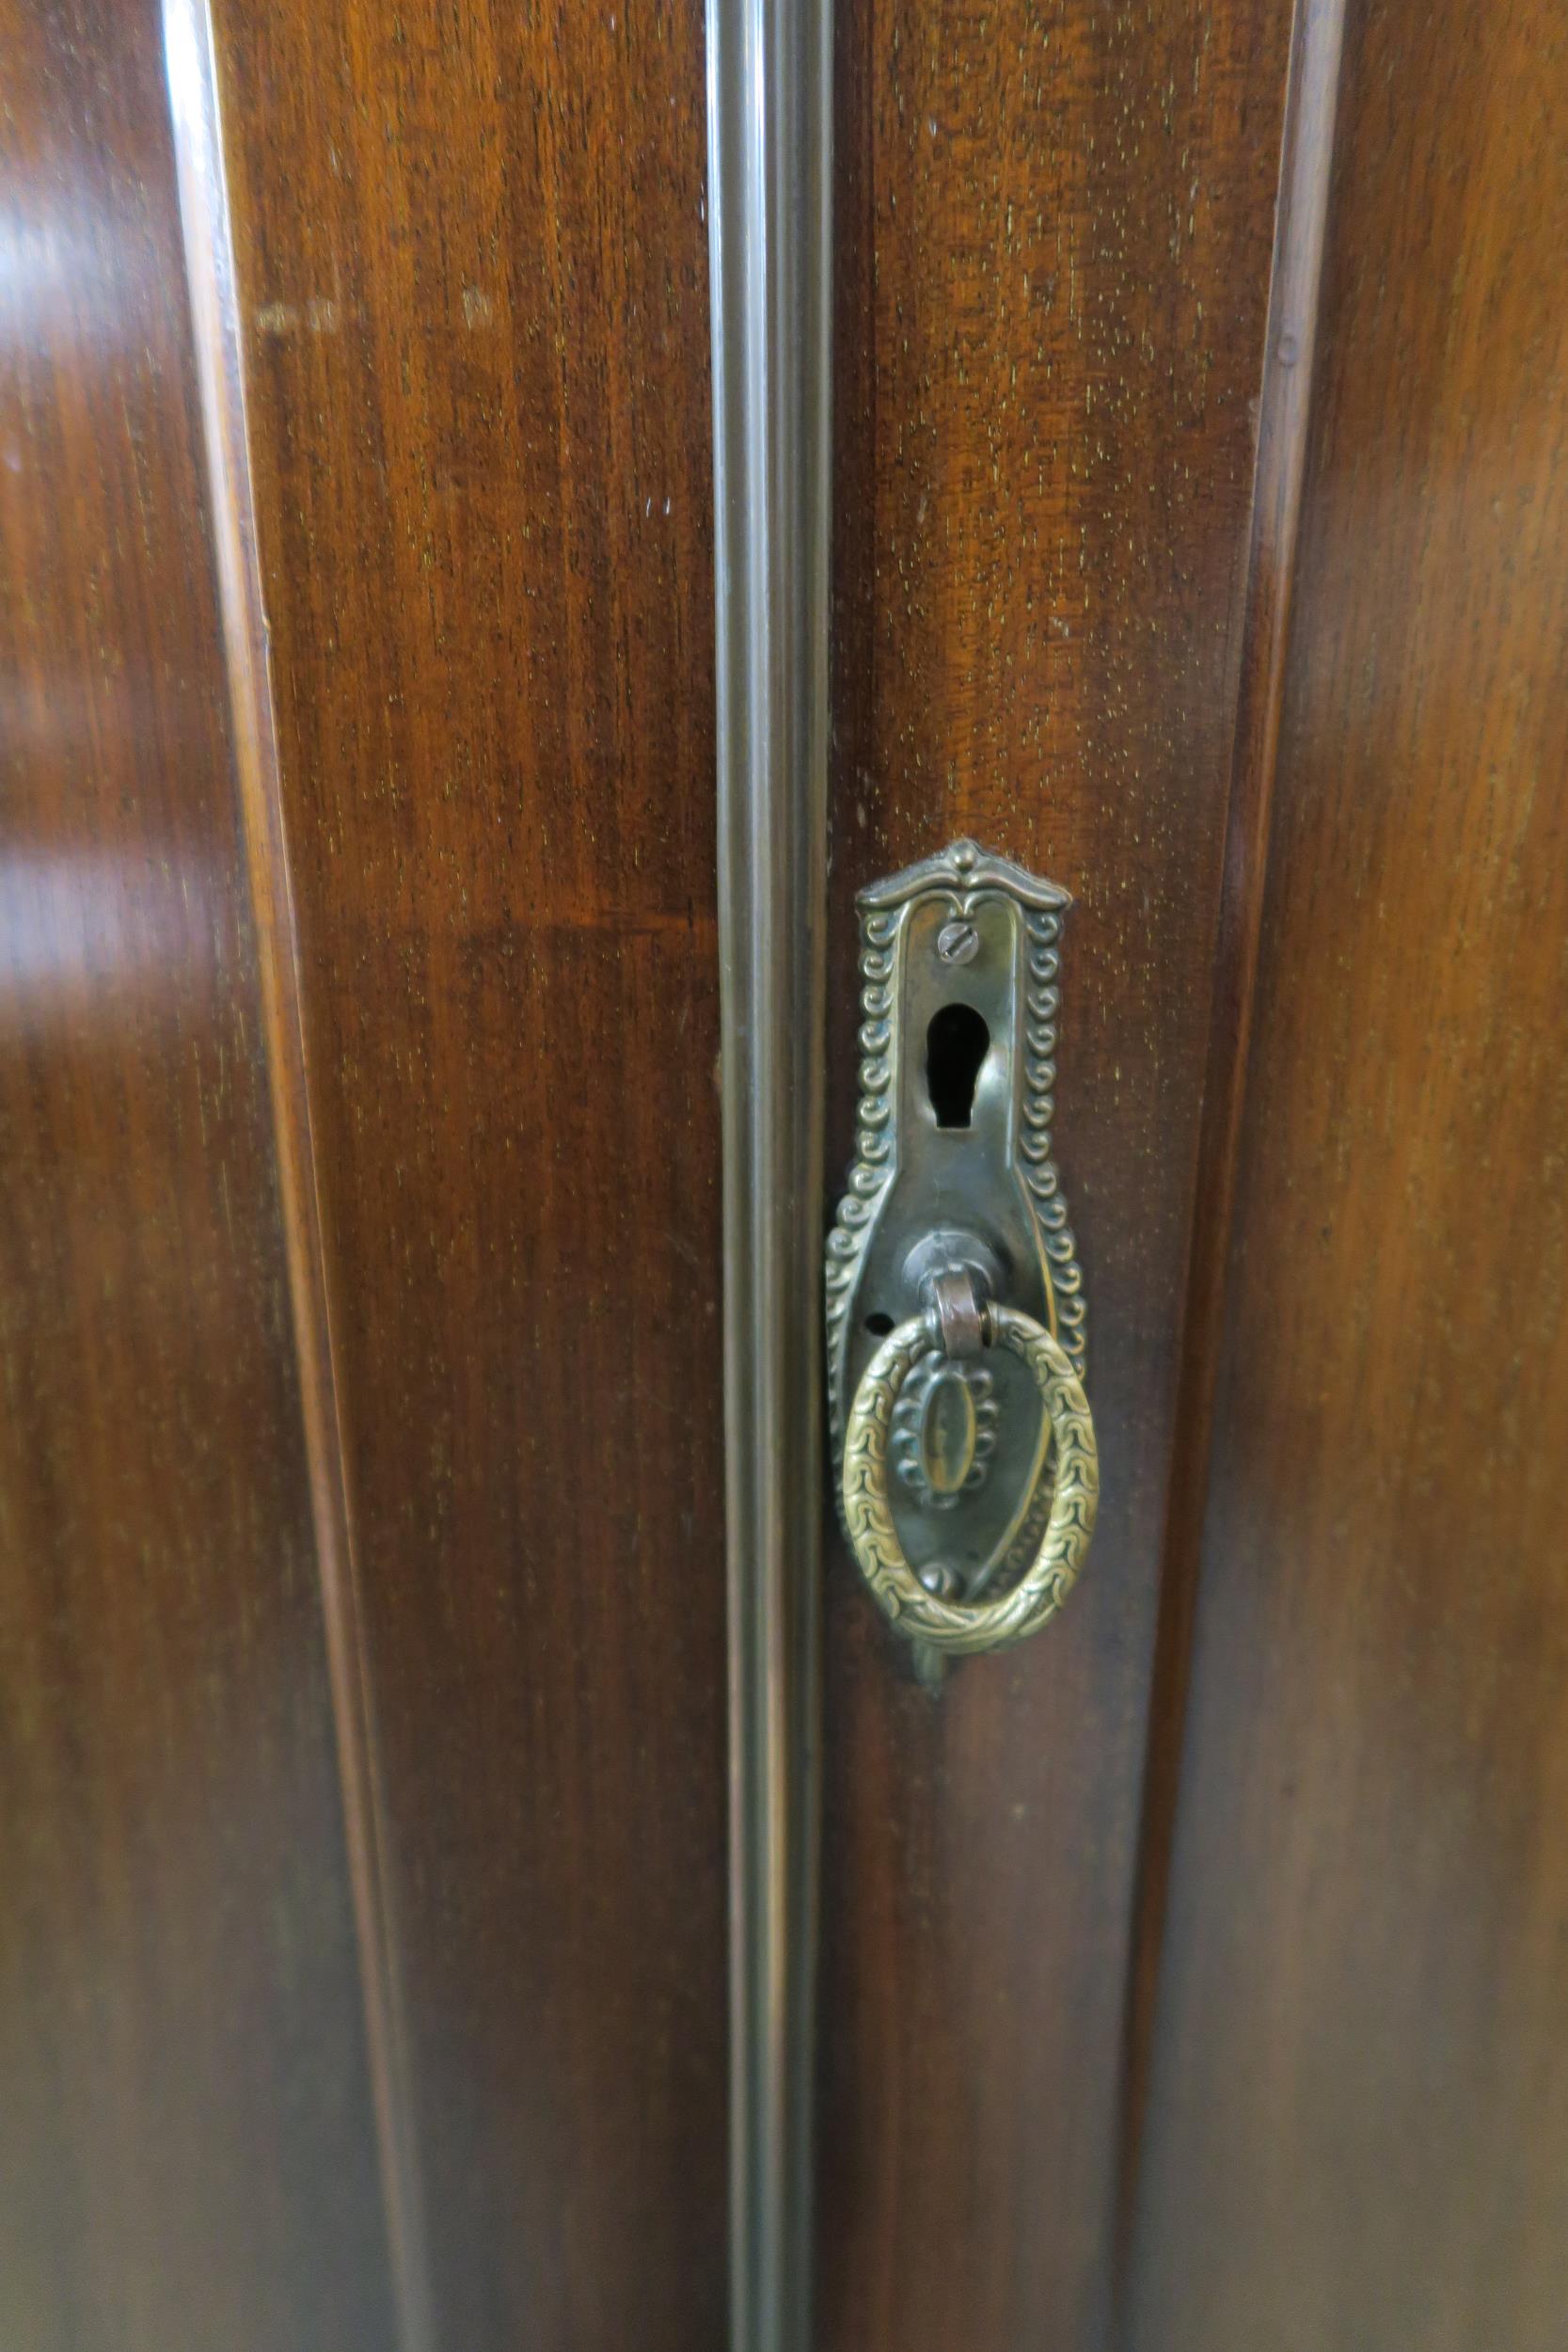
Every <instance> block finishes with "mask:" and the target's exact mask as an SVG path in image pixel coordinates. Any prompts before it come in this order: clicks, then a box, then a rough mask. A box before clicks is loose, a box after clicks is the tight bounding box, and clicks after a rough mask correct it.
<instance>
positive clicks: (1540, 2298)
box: [1131, 0, 1568, 2352]
mask: <svg viewBox="0 0 1568 2352" xmlns="http://www.w3.org/2000/svg"><path fill="white" fill-rule="evenodd" d="M1339 111H1340V131H1339V137H1338V151H1337V160H1336V167H1335V180H1334V187H1333V199H1332V207H1331V212H1330V215H1329V244H1328V252H1327V262H1326V269H1325V276H1324V280H1323V309H1322V323H1321V342H1322V353H1321V372H1320V378H1319V382H1318V386H1317V390H1316V399H1315V408H1314V419H1313V425H1312V445H1311V458H1310V467H1309V471H1308V476H1307V494H1306V511H1305V518H1304V525H1303V539H1302V558H1301V565H1300V578H1299V583H1298V587H1297V592H1296V618H1295V625H1294V629H1293V633H1292V637H1291V654H1290V668H1289V678H1288V688H1287V696H1286V706H1285V716H1284V730H1283V737H1282V742H1281V750H1280V759H1279V770H1278V777H1277V784H1276V787H1275V815H1274V822H1273V827H1272V834H1271V840H1270V850H1269V861H1268V872H1267V887H1266V895H1265V898H1264V901H1263V907H1262V922H1261V949H1260V956H1259V964H1258V974H1257V996H1256V1010H1255V1014H1254V1035H1253V1043H1252V1051H1251V1057H1250V1077H1249V1084H1248V1089H1247V1098H1246V1106H1245V1112H1244V1117H1243V1124H1242V1133H1241V1149H1240V1161H1239V1175H1238V1185H1237V1193H1236V1214H1235V1219H1234V1225H1233V1230H1232V1232H1231V1234H1230V1237H1229V1243H1228V1283H1227V1302H1226V1307H1225V1314H1224V1327H1223V1338H1222V1344H1221V1353H1220V1360H1219V1367H1218V1394H1217V1403H1216V1410H1215V1422H1214V1444H1213V1453H1212V1462H1211V1465H1210V1470H1209V1501H1208V1512H1207V1518H1206V1523H1205V1526H1204V1531H1203V1542H1202V1552H1201V1575H1200V1579H1199V1581H1198V1585H1197V1596H1196V1635H1195V1642H1194V1648H1193V1654H1192V1669H1191V1672H1192V1680H1191V1692H1190V1698H1189V1702H1188V1707H1187V1723H1186V1735H1185V1742H1184V1748H1183V1754H1182V1763H1181V1773H1180V1796H1179V1801H1178V1820H1177V1837H1176V1846H1175V1856H1174V1863H1173V1867H1172V1874H1171V1882H1170V1911H1169V1931H1168V1934H1167V1936H1166V1939H1165V1949H1164V1963H1163V1981H1162V1986H1161V1993H1160V2000H1159V2007H1158V2026H1157V2030H1156V2037H1155V2058H1154V2066H1153V2074H1152V2085H1151V2095H1150V2104H1149V2108H1148V2127H1147V2134H1146V2144H1145V2153H1144V2157H1143V2184H1142V2190H1141V2195H1140V2200H1139V2228H1138V2234H1137V2251H1136V2265H1135V2294H1134V2297H1133V2307H1132V2336H1131V2341H1132V2344H1134V2345H1136V2346H1138V2347H1140V2348H1142V2347H1147V2348H1148V2352H1152V2348H1153V2347H1155V2346H1159V2347H1160V2348H1161V2352H1171V2348H1172V2347H1186V2346H1189V2345H1190V2346H1196V2345H1199V2344H1201V2345H1202V2346H1204V2347H1205V2352H1232V2347H1235V2352H1241V2347H1243V2346H1244V2347H1246V2352H1286V2348H1287V2347H1291V2348H1293V2347H1295V2346H1297V2345H1308V2344H1309V2345H1311V2346H1313V2347H1314V2352H1319V2348H1320V2347H1321V2352H1335V2348H1338V2347H1343V2352H1350V2348H1351V2347H1353V2346H1354V2347H1358V2348H1359V2347H1361V2346H1365V2345H1369V2344H1375V2345H1394V2344H1420V2345H1421V2346H1422V2347H1423V2352H1481V2347H1482V2346H1488V2345H1494V2344H1498V2345H1500V2344H1506V2345H1508V2346H1509V2347H1510V2352H1546V2347H1548V2346H1555V2345H1558V2344H1560V2343H1561V2342H1562V2340H1563V2332H1564V2321H1565V2314H1568V2059H1565V2055H1564V2054H1565V2051H1568V1969H1565V1967H1564V1958H1563V1955H1564V1948H1565V1937H1568V1875H1565V1869H1564V1859H1563V1844H1562V1838H1561V1835H1560V1824H1561V1820H1562V1815H1563V1805H1564V1801H1565V1794H1568V1789H1565V1774H1568V1711H1565V1702H1564V1692H1565V1690H1568V1543H1565V1540H1564V1527H1565V1525H1568V1449H1565V1446H1564V1442H1563V1440H1564V1437H1565V1434H1568V1323H1565V1320H1564V1290H1563V1281H1564V1258H1563V1247H1564V1241H1563V1209H1564V1171H1565V1168H1568V1059H1565V1050H1564V1048H1565V1012H1568V802H1565V797H1564V787H1563V779H1564V774H1565V771H1568V698H1565V696H1564V691H1563V687H1564V679H1563V661H1562V649H1563V643H1564V634H1565V628H1568V564H1565V562H1564V547H1565V545H1568V408H1565V400H1568V343H1565V335H1568V301H1565V294H1568V279H1565V275H1564V266H1563V259H1562V244H1561V238H1560V234H1559V224H1560V220H1561V218H1562V214H1563V206H1564V203H1565V201H1568V178H1565V170H1564V152H1565V148H1564V134H1565V132H1568V48H1565V45H1564V42H1563V40H1562V33H1561V26H1560V21H1559V18H1558V15H1557V12H1556V10H1555V9H1552V8H1528V7H1524V8H1511V9H1504V10H1498V11H1495V12H1489V13H1488V14H1486V15H1485V17H1484V18H1478V17H1476V16H1475V15H1473V14H1472V13H1471V12H1469V11H1467V10H1465V9H1463V8H1437V9H1434V10H1431V11H1427V12H1424V13H1423V15H1422V17H1421V19H1420V21H1419V23H1417V22H1416V21H1415V20H1414V19H1413V17H1412V14H1411V12H1410V11H1408V10H1404V9H1401V8H1391V7H1387V6H1385V5H1382V4H1381V0H1369V4H1368V5H1364V6H1361V7H1358V8H1354V9H1353V11H1352V13H1351V19H1350V24H1349V37H1348V42H1347V49H1346V55H1345V65H1344V74H1343V81H1342V86H1341V92H1340V108H1339Z"/></svg>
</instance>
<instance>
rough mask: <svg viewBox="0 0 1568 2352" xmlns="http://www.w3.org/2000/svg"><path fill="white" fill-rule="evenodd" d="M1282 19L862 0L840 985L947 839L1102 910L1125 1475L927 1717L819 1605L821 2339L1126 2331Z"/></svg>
mask: <svg viewBox="0 0 1568 2352" xmlns="http://www.w3.org/2000/svg"><path fill="white" fill-rule="evenodd" d="M1289 35H1290V22H1289V15H1288V12H1287V11H1286V10H1283V9H1280V8H1274V7H1271V6H1265V5H1262V0H1220V4H1219V5H1215V6H1213V7H1209V8H1202V9H1198V8H1191V7H1187V6H1184V5H1177V0H1156V5H1154V6H1152V7H1150V6H1145V5H1139V6H1137V7H1135V8H1133V7H1111V8H1093V9H1091V8H1085V7H1082V6H1078V5H1071V6H1057V7H1052V8H1038V7H1036V6H1032V5H1028V0H992V5H989V6H987V7H985V8H978V7H963V8H942V9H938V10H932V9H930V8H922V7H916V6H914V5H913V0H876V5H867V6H864V7H863V8H854V9H848V10H846V11H845V12H844V15H843V18H842V20H841V35H840V57H839V123H838V138H839V163H838V205H839V226H838V237H839V251H840V269H841V280H840V304H839V346H838V347H839V360H838V421H837V425H836V445H837V457H838V475H837V482H836V489H835V564H836V585H835V606H834V629H835V677H834V693H833V703H834V727H835V736H836V751H835V763H834V872H835V885H836V887H835V909H834V930H833V935H832V970H833V974H834V979H833V983H832V991H831V993H832V997H833V998H834V999H835V1000H836V1001H837V1002H838V1003H839V1004H840V1005H841V1006H842V1005H843V1004H845V1003H847V1002H849V1001H851V997H852V987H853V972H854V958H855V932H854V925H853V917H852V909H851V895H852V892H853V889H854V887H855V886H856V885H857V884H858V883H860V882H864V881H866V880H868V879H870V878H871V877H872V876H873V875H875V874H877V873H879V872H881V871H885V870H886V869H887V868H889V867H891V866H895V865H897V864H899V863H901V862H902V861H904V860H905V859H908V858H910V857H912V856H915V855H918V854H921V853H923V852H925V851H927V850H934V849H936V848H938V847H939V846H940V845H941V844H942V842H943V841H944V840H946V839H949V838H951V837H952V836H953V835H954V834H958V833H971V834H974V835H976V836H977V837H978V838H979V839H980V840H982V841H983V842H985V843H986V844H987V845H988V846H990V847H994V848H997V849H1000V850H1006V851H1007V852H1009V853H1010V854H1012V855H1014V856H1017V857H1019V858H1021V859H1022V860H1023V861H1024V862H1025V863H1027V864H1028V865H1029V866H1034V867H1036V868H1037V869H1039V870H1042V871H1045V872H1047V873H1050V874H1051V875H1053V877H1054V878H1055V879H1057V880H1058V881H1060V882H1064V883H1066V884H1067V885H1068V887H1069V888H1070V889H1071V890H1072V891H1073V892H1074V893H1075V894H1077V896H1078V898H1079V900H1080V903H1079V906H1078V908H1077V910H1076V911H1075V913H1074V914H1072V915H1071V916H1070V917H1069V922H1068V926H1067V934H1066V951H1065V970H1064V982H1063V986H1064V999H1063V1015H1062V1052H1061V1057H1060V1067H1061V1077H1060V1083H1059V1086H1058V1089H1057V1097H1056V1101H1057V1125H1056V1136H1057V1146H1058V1152H1057V1156H1058V1158H1059V1160H1060V1163H1061V1166H1062V1169H1063V1175H1064V1182H1065V1184H1066V1188H1067V1192H1068V1196H1069V1201H1070V1203H1071V1207H1072V1212H1073V1221H1074V1227H1075V1230H1076V1232H1077V1233H1078V1236H1079V1239H1080V1244H1081V1249H1082V1256H1083V1261H1084V1265H1085V1284H1086V1292H1087V1298H1088V1311H1089V1324H1088V1330H1089V1391H1090V1395H1091V1398H1092V1400H1093V1404H1094V1411H1095V1418H1096V1423H1097V1426H1098V1429H1099V1432H1100V1439H1101V1454H1102V1466H1103V1472H1104V1487H1103V1500H1102V1505H1101V1521H1100V1531H1099V1534H1097V1537H1096V1541H1095V1551H1094V1557H1093V1561H1092V1563H1091V1565H1090V1568H1089V1571H1088V1573H1087V1575H1086V1577H1085V1581H1084V1584H1083V1586H1082V1588H1081V1590H1080V1592H1079V1593H1078V1595H1076V1596H1075V1597H1074V1599H1073V1601H1072V1604H1071V1607H1070V1609H1069V1611H1068V1612H1067V1613H1065V1614H1064V1616H1063V1618H1062V1620H1061V1622H1060V1624H1059V1625H1057V1626H1054V1627H1053V1628H1052V1629H1051V1630H1050V1631H1049V1633H1048V1634H1046V1635H1044V1636H1042V1638H1041V1639H1040V1640H1039V1641H1037V1642H1036V1643H1033V1644H1030V1645H1027V1646H1025V1647H1024V1648H1022V1649H1020V1650H1019V1651H1017V1652H1014V1653H1010V1654H1006V1655H1004V1656H1000V1657H997V1658H993V1659H981V1660H977V1661H970V1662H968V1663H966V1664H965V1665H963V1666H962V1667H960V1668H959V1669H958V1671H957V1673H956V1674H955V1675H954V1676H953V1677H951V1679H950V1681H949V1683H948V1685H947V1687H946V1689H945V1690H944V1692H942V1695H941V1697H940V1698H937V1699H935V1700H933V1699H932V1698H931V1697H929V1696H928V1695H927V1693H926V1692H924V1691H922V1690H921V1689H919V1688H917V1687H915V1686H914V1685H913V1684H912V1683H911V1682H910V1681H908V1680H905V1679H901V1678H900V1674H899V1668H898V1663H897V1651H896V1645H895V1642H894V1640H893V1639H892V1638H891V1637H890V1636H889V1635H888V1633H887V1631H886V1629H885V1628H884V1627H883V1626H882V1625H881V1623H880V1621H879V1618H878V1617H877V1614H876V1613H875V1611H874V1610H873V1609H872V1607H871V1605H870V1604H869V1602H868V1601H867V1599H866V1597H865V1596H864V1595H863V1592H862V1591H861V1590H860V1589H859V1587H858V1583H857V1581H856V1579H855V1578H854V1576H853V1573H852V1571H851V1570H850V1569H849V1567H848V1566H847V1564H844V1563H843V1562H842V1558H841V1560H840V1565H839V1567H838V1569H837V1571H836V1572H835V1574H834V1576H833V1577H832V1582H831V1591H830V1597H829V1631H828V1659H829V1670H828V1672H829V1680H828V1692H827V1710H826V1777H827V1816H826V1825H825V1880H824V1891H823V1918H824V1934H825V1954H824V1984H823V1996H822V2003H821V2015H822V2031H823V2049H822V2065H821V2089H822V2116H821V2139H822V2177H821V2193H820V2200H819V2214H820V2233H821V2305H822V2312H821V2325H822V2341H823V2343H824V2344H827V2345H829V2346H831V2347H832V2352H895V2347H896V2352H935V2348H936V2347H938V2346H941V2347H942V2348H943V2352H947V2347H950V2346H952V2345H954V2344H962V2345H964V2347H965V2352H1017V2347H1018V2346H1019V2345H1020V2344H1029V2343H1041V2342H1050V2343H1051V2344H1053V2345H1055V2346H1058V2347H1061V2352H1080V2348H1081V2347H1086V2346H1089V2345H1096V2344H1099V2343H1100V2342H1101V2340H1102V2334H1103V2328H1104V2323H1105V2314H1106V2306H1107V2300H1108V2271H1109V2250H1110V2245H1111V2237H1112V2229H1111V2217H1112V2212H1113V2207H1114V2197H1115V2177H1116V2171H1117V2133H1118V2116H1119V2098H1120V2072H1121V2043H1122V2024H1123V2006H1124V2001H1125V1997H1126V1981H1127V1974H1128V1965H1129V1932H1130V1921H1131V1918H1132V1908H1133V1886H1134V1873H1135V1859H1136V1852H1137V1842H1138V1825H1139V1816H1140V1805H1141V1772H1142V1764H1143V1740H1144V1722H1145V1711H1146V1703H1147V1699H1148V1681H1149V1667H1150V1656H1151V1650H1152V1645H1153V1636H1154V1620H1155V1603H1156V1593H1157V1585H1158V1578H1159V1569H1160V1555H1161V1546H1162V1534H1163V1528H1164V1515H1165V1504H1166V1489H1167V1482H1168V1480H1169V1478H1170V1474H1171V1452H1172V1429H1173V1407H1174V1395H1175V1386H1176V1371H1177V1361H1178V1349H1179V1337H1180V1324H1181V1314H1182V1303H1183V1278H1184V1270H1185V1266H1186V1262H1187V1254H1188V1243H1189V1231H1190V1226H1191V1219H1192V1213H1193V1189H1194V1185H1193V1179H1194V1167H1195V1160H1196V1148H1197V1133H1198V1117H1199V1109H1200V1103H1201V1096H1202V1090H1203V1082H1204V1071H1205V1064H1206V1054H1207V1040H1208V1035H1209V1024H1210V996H1211V974H1212V955H1213V946H1214V935H1215V918H1216V909H1217V904H1218V898H1219V888H1220V864H1221V852H1222V847H1223V842H1224V837H1225V821H1226V809H1227V796H1228V791H1229V784H1230V773H1231V755H1232V744H1233V739H1234V737H1235V733H1236V727H1237V703H1238V691H1239V679H1240V675H1241V664H1242V650H1243V616H1244V614H1245V612H1246V610H1247V572H1248V551H1249V548H1250V546H1251V544H1252V533H1251V528H1250V522H1249V512H1250V504H1251V499H1252V490H1253V474H1254V458H1255V446H1254V445H1255V407H1254V404H1255V401H1256V399H1257V396H1258V393H1259V386H1260V383H1261V380H1262V374H1263V358H1264V328H1265V318H1266V312H1267V303H1268V291H1269V278H1270V265H1271V250H1272V243H1273V232H1274V210H1275V187H1276V179H1277V173H1278V164H1279V145H1280V133H1281V122H1282V111H1283V101H1284V91H1285V82H1286V64H1287V51H1288V43H1289ZM835 1028H836V1035H835V1040H834V1042H835V1047H836V1052H837V1059H836V1068H835V1071H834V1073H833V1076H832V1086H831V1091H830V1114H831V1117H832V1120H833V1122H834V1130H835V1132H834V1136H833V1149H834V1160H835V1165H834V1167H833V1168H832V1170H831V1175H832V1178H833V1179H836V1178H837V1176H838V1175H839V1173H840V1172H841V1169H842V1167H843V1165H844V1163H845V1161H846V1160H847V1156H848V1151H849V1140H850V1138H849V1120H850V1117H851V1115H852V1110H853V1104H854V1096H855V1088H854V1075H853V1054H854V1033H853V1025H852V1024H851V1023H850V1022H848V1021H846V1020H844V1019H842V1018H840V1019H839V1020H838V1021H837V1023H836V1024H835Z"/></svg>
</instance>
